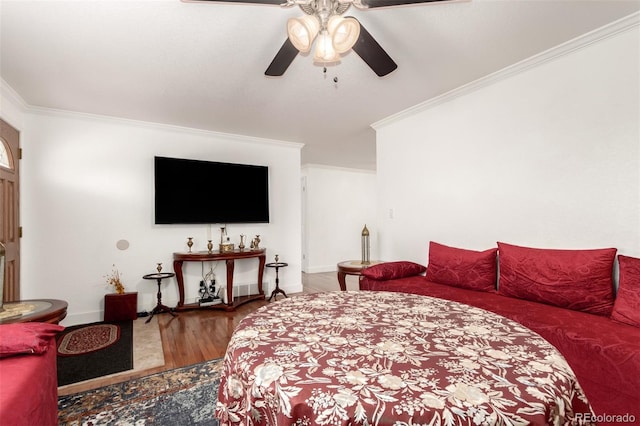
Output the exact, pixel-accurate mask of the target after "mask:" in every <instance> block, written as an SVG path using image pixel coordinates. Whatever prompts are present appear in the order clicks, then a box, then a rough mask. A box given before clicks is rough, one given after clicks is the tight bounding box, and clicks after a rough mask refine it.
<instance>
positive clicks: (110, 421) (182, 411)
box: [58, 359, 222, 426]
mask: <svg viewBox="0 0 640 426" xmlns="http://www.w3.org/2000/svg"><path fill="white" fill-rule="evenodd" d="M221 370H222V359H215V360H212V361H207V362H203V363H200V364H195V365H191V366H188V367H181V368H176V369H174V370H168V371H164V372H161V373H156V374H152V375H150V376H145V377H141V378H139V379H134V380H129V381H126V382H122V383H117V384H113V385H109V386H104V387H101V388H97V389H93V390H90V391H86V392H80V393H76V394H72V395H67V396H61V397H59V398H58V424H59V425H96V424H99V425H136V426H137V425H146V424H148V425H171V426H174V425H215V426H217V425H218V424H219V423H218V420H217V419H215V418H214V417H213V416H214V413H215V408H216V403H217V401H218V386H219V384H220V372H221Z"/></svg>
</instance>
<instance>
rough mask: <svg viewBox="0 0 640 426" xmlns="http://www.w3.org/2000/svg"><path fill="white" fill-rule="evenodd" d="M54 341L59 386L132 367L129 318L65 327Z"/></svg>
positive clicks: (131, 326) (131, 333)
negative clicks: (112, 321)
mask: <svg viewBox="0 0 640 426" xmlns="http://www.w3.org/2000/svg"><path fill="white" fill-rule="evenodd" d="M57 344H58V356H57V363H58V386H63V385H68V384H70V383H77V382H81V381H83V380H87V379H93V378H96V377H101V376H105V375H107V374H113V373H118V372H120V371H125V370H131V369H132V368H133V324H132V322H131V321H123V322H118V323H113V324H110V323H92V324H83V325H79V326H73V327H68V328H66V329H65V330H64V331H63V332H62V333H61V334H60V336H58V338H57Z"/></svg>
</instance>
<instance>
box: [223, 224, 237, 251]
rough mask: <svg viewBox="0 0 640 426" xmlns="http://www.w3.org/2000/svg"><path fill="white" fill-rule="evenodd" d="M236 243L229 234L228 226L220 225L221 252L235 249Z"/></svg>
mask: <svg viewBox="0 0 640 426" xmlns="http://www.w3.org/2000/svg"><path fill="white" fill-rule="evenodd" d="M233 248H234V245H233V243H232V242H231V241H230V240H229V237H228V236H227V227H226V226H222V227H220V253H227V252H230V251H233Z"/></svg>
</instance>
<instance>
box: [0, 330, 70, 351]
mask: <svg viewBox="0 0 640 426" xmlns="http://www.w3.org/2000/svg"><path fill="white" fill-rule="evenodd" d="M62 330H64V327H63V326H61V325H57V324H46V323H41V322H25V323H17V324H5V325H0V358H4V357H7V356H12V355H20V354H41V353H44V352H46V351H47V348H48V347H49V341H50V340H51V339H53V338H55V336H56V334H58V332H60V331H62Z"/></svg>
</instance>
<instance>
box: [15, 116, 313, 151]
mask: <svg viewBox="0 0 640 426" xmlns="http://www.w3.org/2000/svg"><path fill="white" fill-rule="evenodd" d="M27 112H30V113H33V114H38V115H47V116H53V117H66V118H74V119H81V120H89V121H102V122H107V123H108V122H110V123H114V124H126V125H129V126H136V127H141V128H148V129H155V130H162V131H169V132H178V133H183V134H184V133H189V134H192V135H196V136H205V137H213V138H218V139H224V140H236V141H238V142H247V143H257V144H262V145H264V144H268V145H277V146H281V147H289V148H297V149H299V150H302V147H303V146H304V143H301V142H291V141H282V140H277V139H267V138H260V137H256V136H245V135H238V134H234V133H223V132H216V131H213V130H204V129H196V128H193V127H183V126H177V125H173V124H164V123H155V122H151V121H142V120H133V119H129V118H122V117H115V116H109V115H100V114H91V113H86V112H77V111H68V110H61V109H55V108H44V107H38V106H27Z"/></svg>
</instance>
